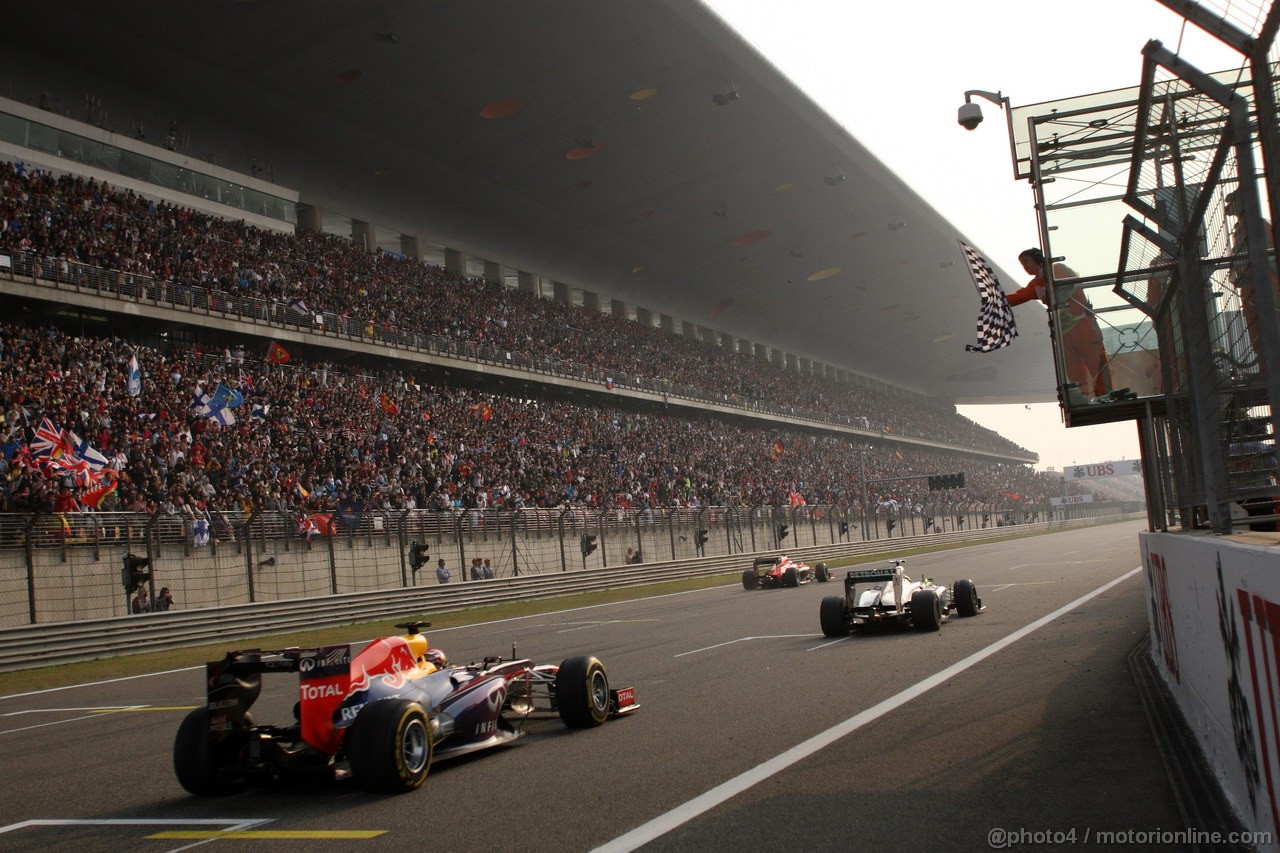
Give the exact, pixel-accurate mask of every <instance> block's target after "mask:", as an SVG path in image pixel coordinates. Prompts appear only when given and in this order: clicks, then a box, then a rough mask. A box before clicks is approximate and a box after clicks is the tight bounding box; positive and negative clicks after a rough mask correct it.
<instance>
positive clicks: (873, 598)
mask: <svg viewBox="0 0 1280 853" xmlns="http://www.w3.org/2000/svg"><path fill="white" fill-rule="evenodd" d="M905 565H906V560H901V559H894V560H890V561H889V566H888V567H886V568H883V569H854V570H851V571H850V572H849V573H848V574H846V575H845V578H844V595H843V596H839V595H829V596H827V597H826V598H824V599H822V604H821V606H820V608H819V610H818V616H819V621H820V622H821V624H822V633H823V634H825V635H826V636H828V637H844V636H847V635H848V634H849V633H850V632H851V631H855V630H860V629H865V628H879V627H899V628H905V627H911V628H915V629H916V630H917V631H922V632H929V631H937V630H938V629H940V628H941V627H942V623H943V622H946V621H947V620H948V619H949V618H950V617H951V614H952V613H956V614H958V615H960V616H976V615H978V614H979V613H981V612H982V611H983V610H984V609H985V608H984V607H983V605H982V599H980V598H979V597H978V588H977V587H976V586H974V584H973V581H971V580H967V579H966V580H958V581H956V582H955V583H954V584H952V585H951V586H950V587H947V586H941V585H939V584H937V583H934V581H932V580H931V579H929V578H921V579H920V580H918V581H913V580H912V579H911V578H910V577H908V576H907V574H906V570H905V568H904V567H905Z"/></svg>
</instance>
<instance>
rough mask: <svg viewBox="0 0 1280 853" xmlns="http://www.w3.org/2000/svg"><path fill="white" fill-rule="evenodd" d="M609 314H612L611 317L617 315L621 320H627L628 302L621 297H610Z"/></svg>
mask: <svg viewBox="0 0 1280 853" xmlns="http://www.w3.org/2000/svg"><path fill="white" fill-rule="evenodd" d="M609 315H610V316H611V317H617V318H618V319H619V320H626V319H628V316H627V303H625V302H623V301H622V300H621V299H610V300H609ZM637 319H639V318H638V317H637Z"/></svg>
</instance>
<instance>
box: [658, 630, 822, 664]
mask: <svg viewBox="0 0 1280 853" xmlns="http://www.w3.org/2000/svg"><path fill="white" fill-rule="evenodd" d="M812 636H814V635H813V634H769V635H767V636H763V637H739V638H738V639H736V640H729V641H728V642H725V643H716V644H715V645H714V646H703V647H702V648H700V649H693V650H692V651H688V652H681V653H680V654H678V655H672V657H673V658H682V657H684V656H685V655H696V654H697V653H698V652H709V651H711V650H712V649H719V648H723V647H724V646H732V645H733V644H734V643H745V642H746V641H747V640H786V639H791V638H793V637H812Z"/></svg>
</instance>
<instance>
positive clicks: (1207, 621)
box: [1140, 533, 1280, 851]
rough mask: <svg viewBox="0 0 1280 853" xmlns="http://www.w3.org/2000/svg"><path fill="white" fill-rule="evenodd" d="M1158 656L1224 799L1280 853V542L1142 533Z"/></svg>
mask: <svg viewBox="0 0 1280 853" xmlns="http://www.w3.org/2000/svg"><path fill="white" fill-rule="evenodd" d="M1140 539H1141V543H1142V563H1143V568H1144V569H1145V574H1146V589H1147V615H1148V618H1149V620H1150V623H1151V655H1152V657H1153V658H1154V660H1155V664H1156V667H1157V669H1158V670H1159V671H1160V673H1161V675H1162V676H1163V677H1164V680H1165V682H1166V683H1167V684H1168V686H1169V690H1170V691H1171V692H1172V693H1173V696H1174V698H1175V700H1176V701H1177V703H1178V706H1179V708H1180V710H1181V711H1182V715H1183V717H1184V718H1185V720H1186V721H1187V724H1188V726H1189V727H1190V729H1191V730H1192V731H1193V732H1194V733H1195V736H1196V738H1197V740H1198V741H1199V744H1200V748H1201V751H1202V752H1203V753H1204V755H1205V758H1206V759H1207V761H1208V764H1209V766H1210V767H1212V768H1213V771H1214V773H1215V774H1216V775H1217V777H1218V783H1219V786H1220V787H1221V789H1222V791H1223V792H1224V793H1225V794H1226V796H1227V798H1228V800H1230V802H1231V805H1232V807H1233V808H1234V809H1235V810H1236V812H1237V814H1238V815H1239V816H1240V818H1241V819H1242V820H1243V822H1244V824H1245V826H1246V827H1247V828H1249V829H1251V830H1257V831H1261V832H1270V833H1271V839H1272V843H1271V844H1269V845H1260V846H1259V848H1258V849H1260V850H1269V851H1280V843H1277V839H1280V534H1276V533H1265V534H1264V533H1245V534H1239V535H1235V536H1214V535H1209V534H1199V533H1195V534H1188V533H1177V534H1174V533H1143V534H1142V535H1141V537H1140Z"/></svg>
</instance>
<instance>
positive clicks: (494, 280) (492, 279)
mask: <svg viewBox="0 0 1280 853" xmlns="http://www.w3.org/2000/svg"><path fill="white" fill-rule="evenodd" d="M484 280H485V281H487V282H489V283H490V284H496V285H498V286H499V287H501V286H502V264H500V263H498V262H497V261H485V262H484Z"/></svg>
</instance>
